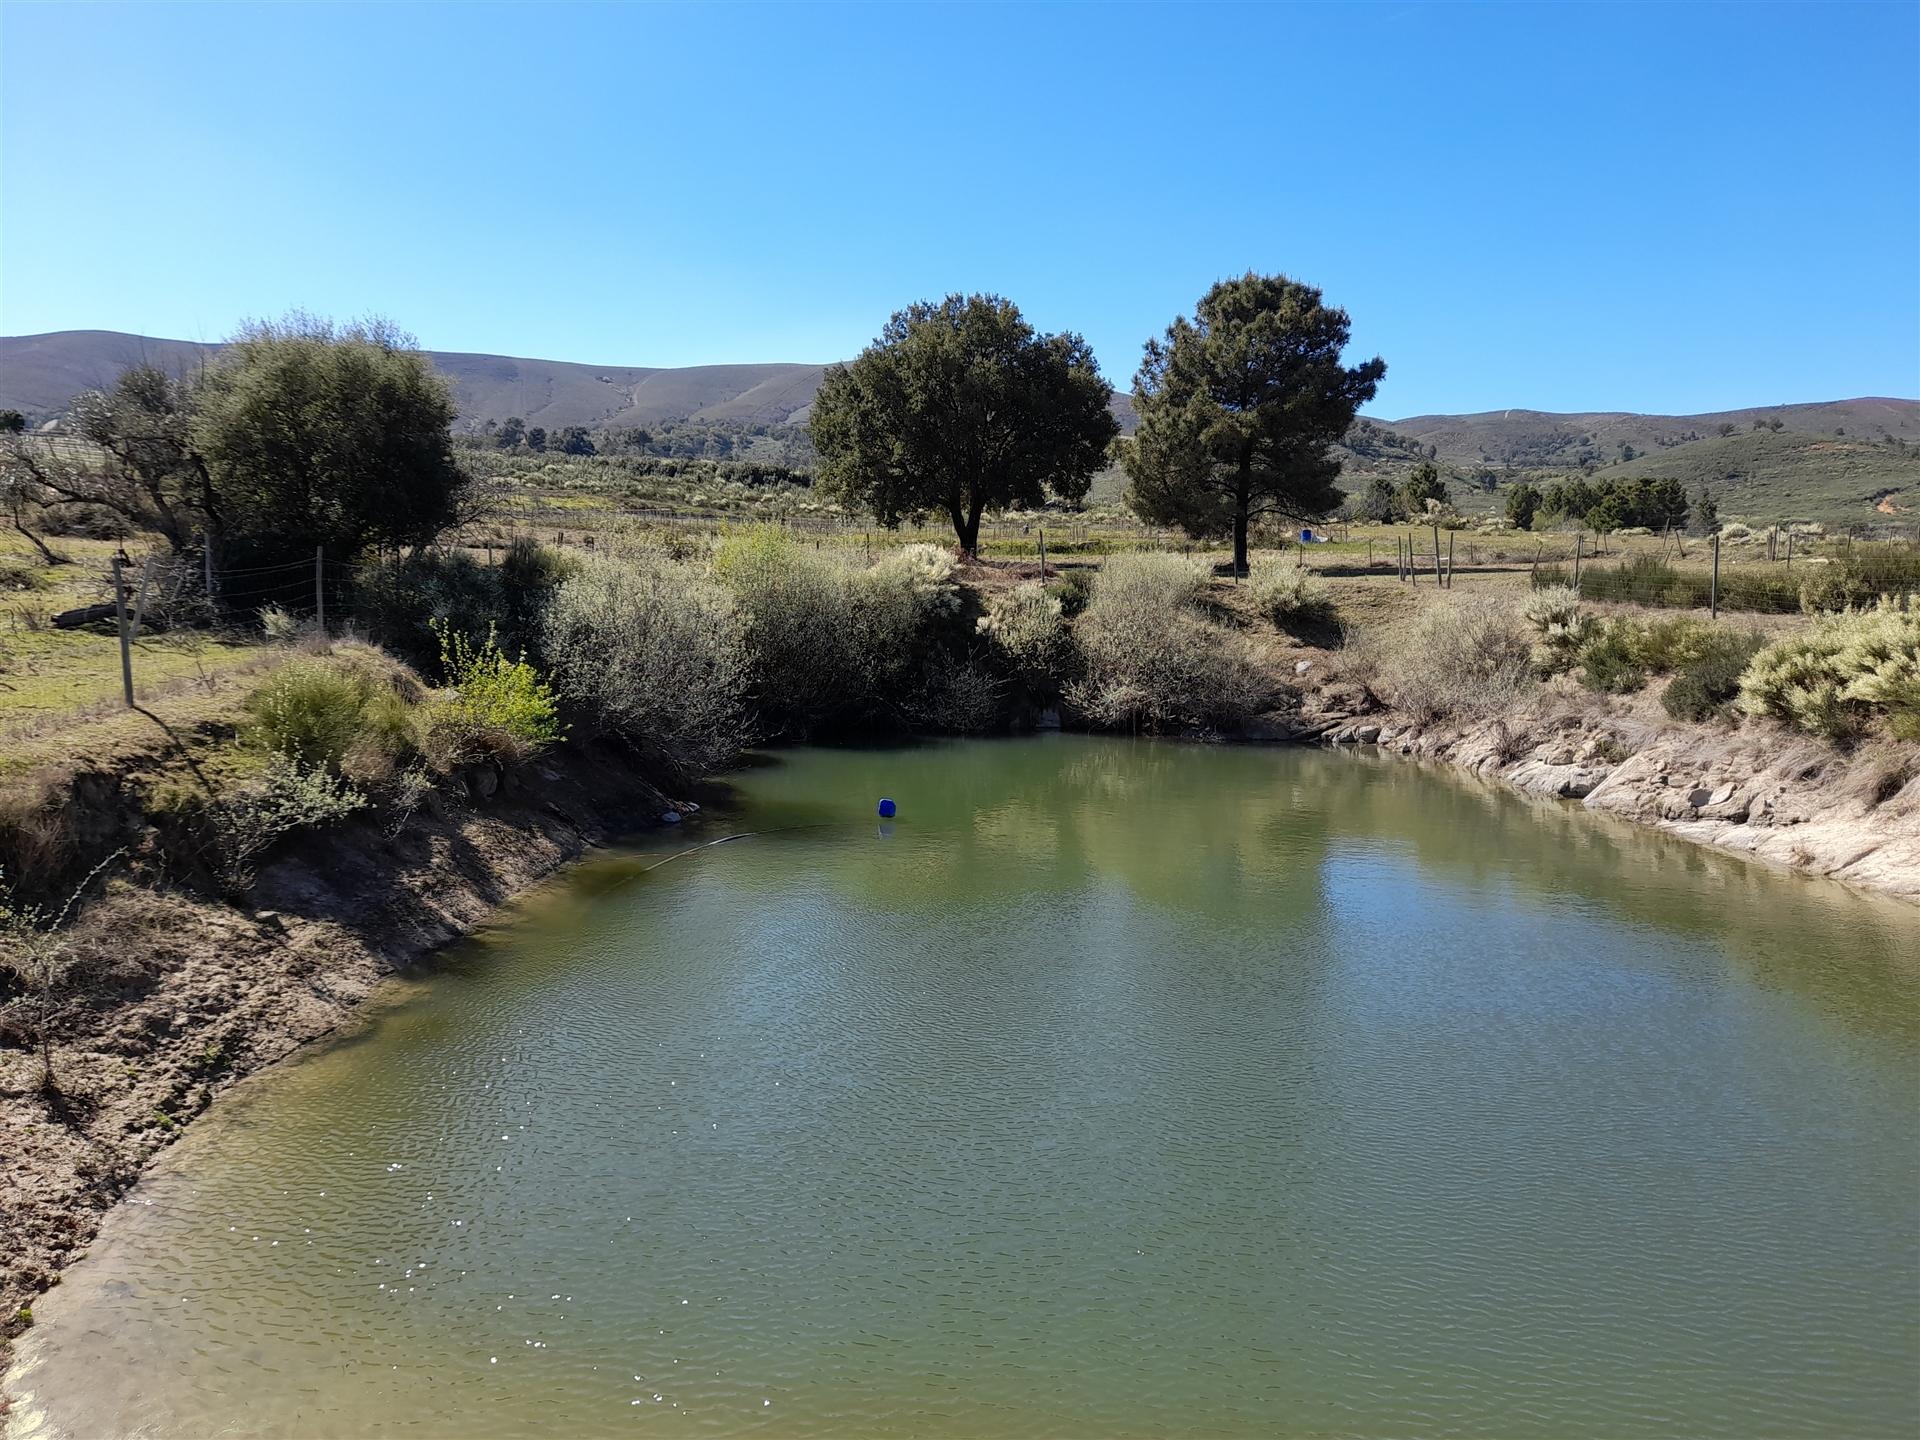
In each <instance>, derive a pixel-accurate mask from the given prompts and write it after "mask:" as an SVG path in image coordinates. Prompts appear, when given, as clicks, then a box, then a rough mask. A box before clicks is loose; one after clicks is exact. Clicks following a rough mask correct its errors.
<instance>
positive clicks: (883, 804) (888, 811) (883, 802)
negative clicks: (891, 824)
mask: <svg viewBox="0 0 1920 1440" xmlns="http://www.w3.org/2000/svg"><path fill="white" fill-rule="evenodd" d="M897 808H898V807H897V806H895V805H894V803H893V801H891V800H889V799H887V798H886V796H884V795H883V796H881V797H880V818H881V819H882V820H891V819H893V812H894V811H895V809H897Z"/></svg>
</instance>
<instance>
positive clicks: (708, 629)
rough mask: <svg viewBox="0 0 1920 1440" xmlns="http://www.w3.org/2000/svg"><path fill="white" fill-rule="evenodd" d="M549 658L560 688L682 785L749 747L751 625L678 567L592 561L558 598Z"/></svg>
mask: <svg viewBox="0 0 1920 1440" xmlns="http://www.w3.org/2000/svg"><path fill="white" fill-rule="evenodd" d="M543 623H544V629H543V638H542V650H543V652H544V653H545V655H546V656H547V664H548V671H549V675H550V677H551V679H552V682H553V685H554V688H555V690H556V691H557V692H558V693H559V694H560V696H561V697H562V698H563V699H564V700H566V701H567V702H568V703H569V704H571V705H574V706H577V707H579V709H580V710H581V712H582V713H583V714H584V715H585V716H587V717H588V718H589V720H590V723H591V724H592V726H593V728H594V729H596V730H599V731H603V732H609V733H613V734H618V735H620V736H621V737H622V738H624V739H626V740H627V741H629V742H631V743H633V744H635V745H637V746H639V747H640V748H641V749H642V750H643V751H646V752H649V753H650V754H651V755H652V756H653V757H654V759H655V760H656V761H657V762H658V763H660V764H662V765H663V766H665V767H666V768H667V769H668V770H670V771H671V772H672V773H673V774H675V775H676V776H678V777H679V778H682V779H692V778H695V777H697V776H700V775H704V774H707V773H709V772H710V771H712V770H714V769H716V768H718V767H719V766H721V765H722V764H724V763H725V762H726V761H727V760H729V759H730V758H732V756H733V755H734V754H735V753H736V752H737V751H738V750H739V749H740V748H741V747H742V746H743V745H744V744H745V743H746V739H747V735H746V720H745V715H744V713H743V711H742V708H741V700H740V697H741V691H742V690H743V688H744V686H745V682H746V678H747V670H748V664H747V648H746V636H745V631H744V627H743V625H742V623H741V620H740V616H739V613H738V610H737V608H736V606H735V604H734V599H733V596H732V594H731V593H730V592H728V591H727V590H726V589H725V588H723V587H722V586H720V585H718V584H716V583H715V582H714V581H712V580H710V579H708V578H706V577H705V576H703V575H700V574H698V573H697V572H695V571H693V570H691V569H689V568H687V567H685V566H682V565H677V564H675V563H674V562H673V561H671V560H666V559H654V558H651V557H637V558H629V557H621V558H619V559H617V560H608V559H601V560H593V561H589V562H587V563H586V564H585V565H583V566H581V567H580V568H579V569H578V570H577V572H576V573H575V574H574V575H573V576H572V577H571V578H569V579H568V580H566V581H565V583H563V584H562V585H561V586H560V587H559V589H558V590H556V591H555V592H554V595H553V599H552V601H551V602H550V603H549V604H548V606H547V608H546V615H545V619H544V622H543Z"/></svg>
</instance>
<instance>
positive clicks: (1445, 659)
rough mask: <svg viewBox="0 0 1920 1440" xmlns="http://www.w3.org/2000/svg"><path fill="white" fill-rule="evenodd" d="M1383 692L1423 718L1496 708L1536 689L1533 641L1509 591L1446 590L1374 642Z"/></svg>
mask: <svg viewBox="0 0 1920 1440" xmlns="http://www.w3.org/2000/svg"><path fill="white" fill-rule="evenodd" d="M1369 649H1370V651H1371V655H1370V659H1371V662H1372V664H1373V666H1374V668H1375V669H1376V671H1377V676H1376V678H1375V679H1374V681H1373V682H1372V684H1373V686H1374V688H1375V689H1376V690H1377V691H1378V692H1379V693H1380V694H1381V698H1383V699H1385V700H1387V701H1388V702H1389V703H1391V704H1393V705H1395V706H1396V707H1398V708H1399V709H1401V710H1404V711H1406V712H1408V713H1409V714H1410V715H1412V716H1414V717H1415V718H1416V719H1419V720H1423V721H1426V720H1435V719H1439V718H1441V717H1443V716H1459V717H1463V718H1469V717H1477V716H1483V715H1494V714H1498V713H1500V712H1502V711H1505V710H1508V709H1511V708H1512V707H1513V706H1515V705H1517V704H1519V703H1520V702H1521V701H1522V700H1524V699H1525V698H1526V697H1527V695H1528V694H1529V693H1530V692H1531V690H1532V689H1533V685H1534V681H1533V642H1532V639H1531V636H1530V634H1529V629H1528V626H1527V620H1526V614H1525V611H1524V609H1523V608H1522V606H1521V605H1520V604H1519V603H1518V602H1516V601H1515V600H1514V599H1513V598H1511V597H1509V596H1502V595H1486V594H1473V593H1466V594H1462V595H1457V596H1448V597H1447V598H1446V599H1445V600H1444V601H1443V602H1441V603H1440V604H1437V605H1434V606H1433V607H1431V608H1430V609H1427V610H1424V611H1422V612H1421V613H1420V615H1419V616H1418V617H1416V618H1415V619H1414V620H1413V622H1412V623H1411V624H1408V625H1405V626H1401V627H1399V628H1397V629H1395V630H1392V631H1390V632H1388V633H1387V634H1385V635H1384V636H1379V637H1376V638H1375V639H1374V640H1373V641H1371V642H1370V643H1369Z"/></svg>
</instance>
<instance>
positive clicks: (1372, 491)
mask: <svg viewBox="0 0 1920 1440" xmlns="http://www.w3.org/2000/svg"><path fill="white" fill-rule="evenodd" d="M1354 511H1355V513H1356V514H1358V515H1359V517H1360V518H1361V519H1362V520H1374V521H1387V520H1393V519H1397V518H1398V517H1399V515H1400V494H1399V492H1398V491H1397V490H1395V489H1394V488H1393V482H1392V481H1391V480H1389V479H1387V477H1386V476H1384V475H1374V476H1371V477H1369V479H1368V480H1367V485H1366V488H1365V489H1364V490H1362V491H1361V492H1360V498H1359V500H1358V501H1357V502H1356V503H1355V505H1354Z"/></svg>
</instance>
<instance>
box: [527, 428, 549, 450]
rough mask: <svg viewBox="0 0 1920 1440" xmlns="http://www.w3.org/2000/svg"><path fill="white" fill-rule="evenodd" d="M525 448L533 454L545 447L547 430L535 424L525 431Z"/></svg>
mask: <svg viewBox="0 0 1920 1440" xmlns="http://www.w3.org/2000/svg"><path fill="white" fill-rule="evenodd" d="M527 448H528V449H529V450H531V451H533V452H534V453H535V454H538V453H539V452H540V451H542V450H545V449H546V448H547V432H546V430H545V428H544V427H542V426H539V425H536V426H534V427H533V428H532V429H531V430H529V431H527Z"/></svg>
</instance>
